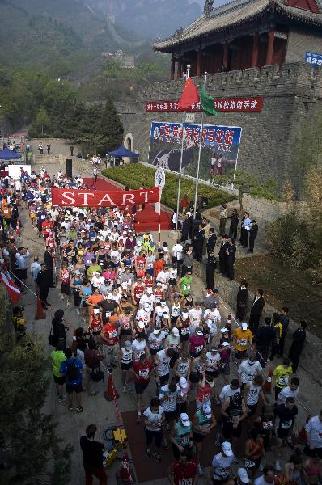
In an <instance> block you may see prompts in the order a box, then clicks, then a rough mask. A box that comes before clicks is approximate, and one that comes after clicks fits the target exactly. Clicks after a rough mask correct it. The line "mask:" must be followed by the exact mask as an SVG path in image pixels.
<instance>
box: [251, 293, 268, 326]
mask: <svg viewBox="0 0 322 485" xmlns="http://www.w3.org/2000/svg"><path fill="white" fill-rule="evenodd" d="M263 295H264V291H263V290H262V289H258V290H257V293H256V295H255V298H254V301H253V304H252V308H251V310H250V315H249V328H250V329H251V331H252V332H254V333H256V331H257V329H258V327H259V322H260V319H261V316H262V312H263V309H264V306H265V299H264V296H263Z"/></svg>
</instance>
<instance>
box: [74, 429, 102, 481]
mask: <svg viewBox="0 0 322 485" xmlns="http://www.w3.org/2000/svg"><path fill="white" fill-rule="evenodd" d="M96 431H97V428H96V426H95V424H90V425H89V426H87V428H86V435H85V436H82V437H81V439H80V446H81V449H82V451H83V466H84V470H85V475H86V485H90V484H92V483H93V476H94V477H96V478H97V479H98V480H99V483H100V485H106V484H107V476H106V472H105V469H104V465H103V463H104V456H103V451H104V445H103V443H100V442H99V441H96V440H95V434H96Z"/></svg>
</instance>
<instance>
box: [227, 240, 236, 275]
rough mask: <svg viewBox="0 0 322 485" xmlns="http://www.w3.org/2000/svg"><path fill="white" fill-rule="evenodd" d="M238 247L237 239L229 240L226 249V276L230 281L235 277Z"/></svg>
mask: <svg viewBox="0 0 322 485" xmlns="http://www.w3.org/2000/svg"><path fill="white" fill-rule="evenodd" d="M235 260H236V246H235V239H229V242H228V245H227V249H226V275H227V276H228V278H229V279H230V280H233V279H234V276H235Z"/></svg>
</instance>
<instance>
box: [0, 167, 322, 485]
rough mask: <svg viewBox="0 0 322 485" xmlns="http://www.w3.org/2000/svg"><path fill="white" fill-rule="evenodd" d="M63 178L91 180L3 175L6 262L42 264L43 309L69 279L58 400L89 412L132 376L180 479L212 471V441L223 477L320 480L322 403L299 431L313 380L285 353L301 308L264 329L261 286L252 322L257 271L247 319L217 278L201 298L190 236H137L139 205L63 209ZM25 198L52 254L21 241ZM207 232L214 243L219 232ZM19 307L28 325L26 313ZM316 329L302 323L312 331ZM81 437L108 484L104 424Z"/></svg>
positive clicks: (58, 315)
mask: <svg viewBox="0 0 322 485" xmlns="http://www.w3.org/2000/svg"><path fill="white" fill-rule="evenodd" d="M53 186H55V187H74V188H82V187H84V180H83V179H82V178H80V177H75V178H73V179H69V178H67V177H66V176H65V175H64V174H63V173H62V172H58V173H57V175H56V176H55V177H52V178H51V177H50V176H49V175H48V173H47V172H46V170H45V169H44V168H43V169H42V170H41V172H40V174H35V173H32V174H31V175H28V174H27V173H26V172H24V171H23V170H21V176H20V179H19V180H18V181H16V182H15V181H13V180H11V179H10V178H9V177H8V176H7V177H5V178H4V179H2V181H1V204H2V211H1V225H2V229H3V231H2V232H3V241H4V243H3V246H2V260H1V261H2V265H3V267H5V269H6V270H8V271H9V272H11V273H10V274H13V275H14V276H15V277H16V278H17V284H19V285H20V286H21V289H23V288H24V284H25V283H26V282H27V276H28V275H27V272H28V269H29V268H30V270H31V278H32V279H33V281H34V288H35V289H36V290H37V293H38V295H39V297H40V300H41V304H42V306H43V308H44V309H46V308H49V307H50V306H51V302H50V301H49V300H50V296H49V295H50V288H51V287H54V286H56V285H57V286H58V287H59V290H60V294H61V307H62V308H61V309H59V310H57V311H56V312H55V314H54V318H53V322H52V329H51V332H50V335H49V342H50V344H51V345H52V346H53V347H54V350H53V351H52V353H51V359H52V364H53V378H54V381H55V384H56V387H57V399H58V401H59V402H61V403H62V404H64V403H65V400H66V406H67V409H68V410H69V412H76V413H81V412H82V411H83V404H82V394H83V392H84V388H86V391H87V393H88V394H89V395H91V396H94V395H95V394H97V392H98V390H99V389H100V387H99V382H100V381H101V380H102V379H104V378H105V377H106V375H107V374H108V373H115V372H120V373H121V381H122V387H121V388H120V389H118V391H119V392H135V394H136V396H137V421H138V426H139V427H138V430H142V432H143V429H144V432H145V436H146V459H147V460H156V461H158V462H159V461H161V460H162V455H163V453H165V451H164V450H166V449H168V448H171V450H172V454H173V458H174V464H173V466H172V467H171V471H170V477H171V480H172V483H174V484H176V485H178V484H180V485H182V484H190V483H191V484H193V483H195V480H196V477H197V475H199V476H200V475H202V474H203V473H204V470H203V468H202V465H201V462H202V459H201V457H202V454H203V446H204V443H205V442H206V443H207V445H206V446H207V447H209V446H211V449H212V451H213V459H212V462H211V463H208V466H210V465H211V467H212V472H211V475H212V480H213V483H214V484H233V483H237V484H244V483H245V484H246V483H252V481H253V480H254V483H255V484H256V485H267V484H275V485H301V484H306V483H308V484H315V483H320V481H321V458H322V411H321V413H320V415H318V416H314V417H310V418H308V420H307V423H306V426H305V427H304V428H303V429H302V430H301V433H296V432H295V431H296V429H297V428H298V426H299V424H300V423H297V415H298V393H299V385H300V382H299V378H298V377H297V375H296V374H295V371H296V370H297V365H298V363H297V365H296V363H295V365H294V364H293V362H292V363H291V362H290V360H289V359H288V358H286V357H285V355H284V340H285V329H287V327H288V321H289V320H288V309H287V308H284V309H283V312H282V313H281V314H275V315H274V318H272V319H271V318H266V319H265V322H264V324H263V325H259V323H260V322H259V319H260V314H259V317H258V314H255V313H254V304H255V308H257V307H261V310H262V309H263V305H264V304H262V303H263V302H262V300H261V299H263V291H262V290H258V293H257V295H256V297H255V300H254V304H253V306H252V310H253V313H252V312H251V316H250V318H249V319H248V321H247V320H246V317H247V314H246V310H245V295H246V293H247V292H248V289H247V282H245V281H243V282H241V284H240V288H239V292H238V297H237V302H236V303H237V306H236V313H235V314H234V315H232V314H227V312H226V311H225V308H224V306H223V303H222V300H221V297H220V293H219V291H218V290H217V289H216V288H214V287H213V286H211V287H207V288H205V290H204V291H203V294H202V297H200V298H199V299H195V297H194V285H195V281H194V278H195V277H194V268H193V265H194V249H195V248H194V247H193V244H191V241H189V240H188V241H187V240H185V239H184V240H182V239H183V238H182V237H181V238H179V239H178V241H176V242H175V243H174V244H173V245H168V244H167V243H166V242H164V243H162V244H156V242H155V241H154V238H153V235H152V234H150V233H145V234H137V233H136V232H135V225H134V214H135V211H139V210H140V207H136V208H135V210H134V209H133V207H132V206H128V207H122V208H117V207H113V208H99V209H90V208H76V207H71V208H67V207H52V205H51V187H53ZM21 204H25V205H26V207H27V208H28V211H29V216H30V219H31V222H32V224H33V226H34V228H35V231H36V232H37V234H38V235H39V237H40V238H43V240H44V246H45V252H44V260H43V262H40V261H39V258H38V257H35V258H34V261H33V262H31V261H30V258H31V255H30V253H29V250H28V248H26V247H22V246H21V245H20V243H19V241H20V238H21V225H20V220H19V210H21V209H19V205H21ZM208 237H209V238H212V240H214V230H213V229H211V230H210V231H209V235H208ZM215 244H216V241H215ZM215 244H214V245H213V247H211V253H213V251H214V250H215ZM219 251H220V249H219ZM207 286H209V285H207ZM70 306H74V307H75V309H76V312H77V314H78V315H79V319H78V321H79V322H80V325H79V326H77V327H76V328H68V327H67V324H66V322H65V320H64V314H65V309H66V308H68V307H70ZM14 313H15V315H16V326H17V328H18V327H19V330H21V328H23V326H24V322H23V320H24V319H23V315H22V312H21V309H20V310H19V308H18V309H17V308H16V309H15V310H14ZM255 317H256V318H255ZM19 319H20V320H19ZM18 322H20V323H18ZM305 326H306V324H305V322H302V324H301V326H300V329H299V330H301V329H302V331H303V332H304V333H305ZM283 338H284V340H283ZM276 356H279V360H276V361H275V360H273V359H274V358H275V357H276ZM291 364H293V366H292V365H291ZM272 380H273V382H272ZM65 395H66V396H65ZM66 398H67V399H66ZM141 426H142V427H141ZM138 432H139V431H138ZM209 436H210V437H211V439H210V440H209ZM300 445H303V446H300ZM81 446H82V449H83V454H84V468H85V472H86V480H87V482H86V483H88V484H89V483H92V477H93V476H96V477H98V478H99V479H100V483H102V484H104V483H107V482H106V480H107V478H106V473H105V471H104V469H103V461H102V460H103V458H102V448H101V446H100V444H99V443H98V442H97V441H95V426H94V427H93V425H90V426H89V427H88V430H87V434H86V436H84V437H83V438H82V440H81ZM286 447H290V448H292V452H291V455H290V458H289V460H288V462H287V464H286V467H285V468H284V467H282V468H281V467H280V466H279V464H278V462H277V463H275V461H274V463H271V464H270V465H269V464H267V460H266V459H265V463H266V466H264V467H263V458H264V456H265V454H266V453H267V452H268V453H270V455H269V456H272V453H271V451H272V450H273V451H274V449H275V448H276V449H278V448H281V449H282V448H283V449H285V448H286ZM303 447H304V451H305V454H303ZM278 454H279V452H278V453H276V454H275V457H276V455H278ZM237 459H238V466H236V460H237ZM189 480H190V481H189Z"/></svg>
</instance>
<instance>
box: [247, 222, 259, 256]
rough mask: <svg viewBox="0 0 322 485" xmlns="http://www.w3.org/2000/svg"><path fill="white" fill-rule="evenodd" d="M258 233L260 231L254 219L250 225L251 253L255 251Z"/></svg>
mask: <svg viewBox="0 0 322 485" xmlns="http://www.w3.org/2000/svg"><path fill="white" fill-rule="evenodd" d="M257 233H258V225H257V223H256V221H255V219H253V220H252V224H251V227H250V231H249V238H248V251H249V252H250V253H252V252H253V251H254V244H255V239H256V237H257Z"/></svg>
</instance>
